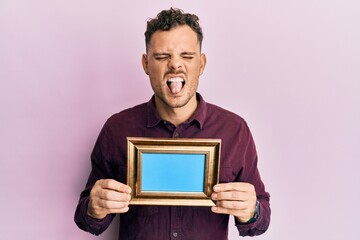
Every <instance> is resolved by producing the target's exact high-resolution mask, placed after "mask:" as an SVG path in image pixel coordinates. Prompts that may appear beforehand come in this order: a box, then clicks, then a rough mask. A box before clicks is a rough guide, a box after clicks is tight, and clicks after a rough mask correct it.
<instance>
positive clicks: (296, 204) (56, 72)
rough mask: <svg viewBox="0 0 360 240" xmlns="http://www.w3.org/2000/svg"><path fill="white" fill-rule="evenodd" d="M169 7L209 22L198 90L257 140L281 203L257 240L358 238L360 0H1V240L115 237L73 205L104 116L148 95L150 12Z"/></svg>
mask: <svg viewBox="0 0 360 240" xmlns="http://www.w3.org/2000/svg"><path fill="white" fill-rule="evenodd" d="M170 6H175V7H179V8H183V9H184V10H186V11H190V12H194V13H197V14H198V15H199V17H200V19H201V23H202V25H203V30H204V34H205V39H204V48H203V50H204V52H206V53H207V57H208V65H207V69H206V70H205V73H204V74H203V76H202V80H201V82H200V89H199V91H200V92H201V93H202V94H203V96H204V98H205V99H206V100H207V101H209V102H213V103H216V104H218V105H220V106H222V107H225V108H227V109H229V110H232V111H234V112H236V113H238V114H240V115H241V116H243V117H244V118H245V119H246V120H247V122H248V123H249V125H250V127H251V129H252V132H253V135H254V137H255V141H256V143H257V148H258V153H259V157H260V164H259V168H260V171H261V173H262V177H263V180H264V181H265V183H266V185H267V190H268V191H269V192H270V193H271V196H272V198H271V206H272V211H273V214H272V223H271V226H270V229H269V230H268V232H267V233H266V234H265V235H263V236H261V237H259V238H257V239H274V240H289V239H291V240H303V239H327V240H333V239H334V240H335V239H359V237H358V235H359V234H358V233H356V232H358V231H357V229H358V223H359V220H358V216H359V215H360V210H359V204H358V202H357V201H358V200H359V198H360V187H359V183H360V177H359V174H358V168H359V167H360V164H359V160H360V150H359V149H360V146H359V138H360V127H359V122H360V106H359V103H360V14H359V9H360V3H359V1H356V0H353V1H350V0H348V1H346V0H318V1H313V0H312V1H310V0H304V1H294V0H286V1H285V0H284V1H281V0H273V1H257V0H246V1H245V0H241V1H220V2H219V3H218V1H214V2H210V1H190V0H189V1H175V0H174V1H165V0H164V1H126V3H125V1H114V0H108V1H92V0H90V1H89V0H73V1H60V0H54V1H48V0H32V1H25V0H24V1H21V0H1V1H0V109H1V110H0V111H1V113H0V114H1V115H0V116H1V118H0V119H1V124H0V133H1V134H0V213H1V218H0V229H1V236H0V238H1V239H30V240H48V239H52V240H64V239H74V240H75V239H76V240H82V239H83V240H85V239H86V240H88V239H116V236H117V224H112V226H111V228H110V229H108V231H107V232H106V233H104V234H103V235H102V236H100V237H98V238H96V237H93V236H91V235H89V234H88V233H85V232H82V231H81V230H79V229H78V228H77V227H76V226H75V224H74V223H73V214H74V210H75V206H76V203H77V200H78V197H79V193H80V191H81V190H82V189H83V187H84V185H85V181H86V179H87V176H88V173H89V170H90V161H89V155H90V151H91V149H92V147H93V144H94V142H95V139H96V137H97V135H98V133H99V131H100V128H101V127H102V125H103V123H104V122H105V120H106V119H107V118H108V117H109V116H110V115H111V114H113V113H115V112H118V111H120V110H122V109H124V108H127V107H131V106H133V105H135V104H137V103H140V102H144V101H147V100H148V99H149V98H150V96H151V94H152V91H151V88H150V85H149V82H148V79H147V76H146V75H145V74H144V73H143V71H142V67H141V65H140V58H141V54H142V53H143V52H144V51H145V47H144V37H143V33H144V31H145V22H146V20H147V18H148V17H153V16H154V15H155V14H156V13H157V12H158V11H159V10H161V9H163V8H169V7H170ZM236 235H237V233H236V232H235V230H234V228H233V227H232V226H231V227H230V239H235V238H236Z"/></svg>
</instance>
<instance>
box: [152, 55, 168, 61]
mask: <svg viewBox="0 0 360 240" xmlns="http://www.w3.org/2000/svg"><path fill="white" fill-rule="evenodd" d="M169 57H170V56H169V55H165V54H163V55H156V56H155V59H156V60H159V61H162V60H166V59H168V58H169Z"/></svg>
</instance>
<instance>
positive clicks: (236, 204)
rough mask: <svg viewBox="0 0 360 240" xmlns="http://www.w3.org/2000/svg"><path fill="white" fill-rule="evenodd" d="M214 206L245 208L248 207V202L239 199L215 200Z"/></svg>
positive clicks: (235, 208)
mask: <svg viewBox="0 0 360 240" xmlns="http://www.w3.org/2000/svg"><path fill="white" fill-rule="evenodd" d="M216 206H217V207H221V208H226V209H233V210H246V209H247V208H249V207H250V204H248V203H247V202H241V201H217V202H216Z"/></svg>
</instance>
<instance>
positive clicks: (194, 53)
mask: <svg viewBox="0 0 360 240" xmlns="http://www.w3.org/2000/svg"><path fill="white" fill-rule="evenodd" d="M170 55H171V54H170V53H166V52H160V53H154V54H153V56H154V57H159V56H170ZM180 55H196V52H182V53H180Z"/></svg>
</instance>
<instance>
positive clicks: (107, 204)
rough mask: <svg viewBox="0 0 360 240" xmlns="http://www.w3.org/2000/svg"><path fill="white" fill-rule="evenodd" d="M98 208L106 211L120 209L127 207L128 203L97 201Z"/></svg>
mask: <svg viewBox="0 0 360 240" xmlns="http://www.w3.org/2000/svg"><path fill="white" fill-rule="evenodd" d="M97 205H98V207H99V208H102V209H106V210H107V211H108V210H109V209H122V208H126V207H128V206H129V202H118V201H108V200H102V199H99V200H98V202H97Z"/></svg>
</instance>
